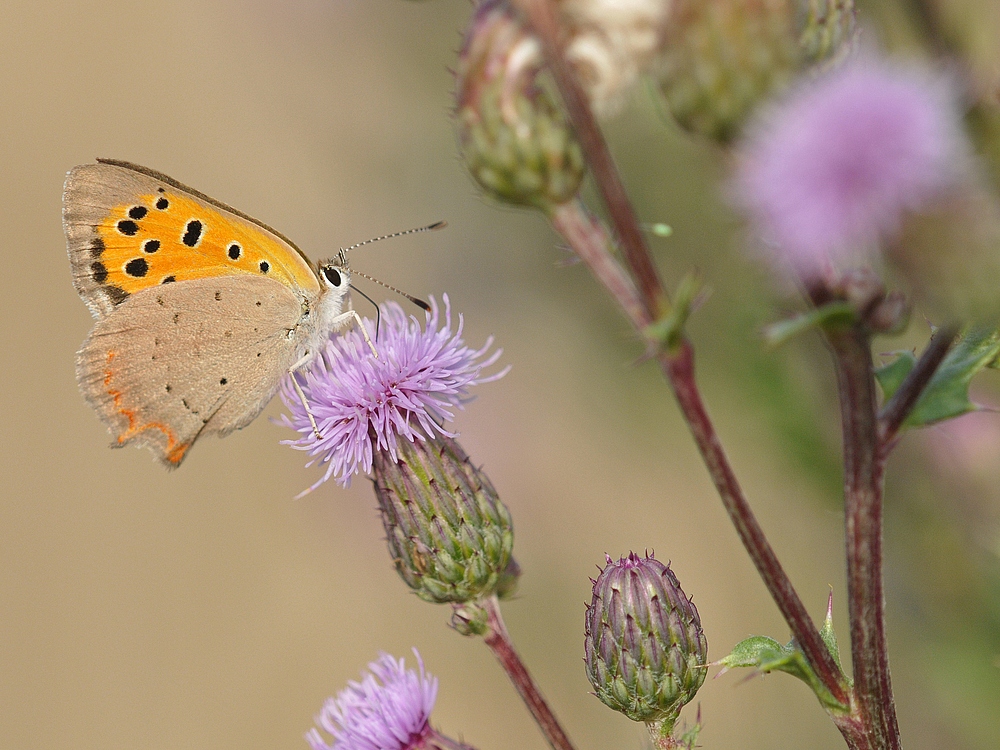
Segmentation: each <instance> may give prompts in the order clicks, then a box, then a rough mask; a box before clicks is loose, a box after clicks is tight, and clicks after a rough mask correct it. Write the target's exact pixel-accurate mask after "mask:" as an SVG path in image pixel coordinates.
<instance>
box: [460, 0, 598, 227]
mask: <svg viewBox="0 0 1000 750" xmlns="http://www.w3.org/2000/svg"><path fill="white" fill-rule="evenodd" d="M541 63H542V58H541V48H540V46H539V43H538V40H537V39H535V37H534V36H532V35H531V34H530V33H529V31H528V30H527V28H526V27H525V26H524V24H523V23H522V22H521V20H520V19H519V18H518V16H517V15H515V14H514V12H513V11H512V10H511V9H510V8H509V7H508V5H507V4H506V2H503V1H502V0H486V2H484V3H482V4H481V5H480V6H479V8H478V9H477V11H476V14H475V17H474V18H473V20H472V23H471V24H470V26H469V28H468V30H467V32H466V36H465V41H464V44H463V45H462V52H461V54H460V56H459V62H458V73H457V92H456V98H457V111H456V126H457V129H458V137H459V142H460V145H461V148H462V155H463V158H464V160H465V164H466V166H467V167H468V169H469V172H470V173H471V174H472V176H473V178H475V180H476V182H478V183H479V184H480V185H481V186H482V188H483V189H484V190H485V191H486V192H487V193H488V194H489V195H492V196H493V197H494V198H497V199H498V200H501V201H504V202H507V203H514V204H517V205H523V206H535V207H537V208H541V209H542V210H548V209H549V208H551V207H553V206H556V205H559V204H561V203H565V202H566V201H568V200H569V199H570V198H572V197H573V196H575V195H576V193H577V191H578V190H579V188H580V182H581V181H582V180H583V173H584V162H583V154H582V152H581V150H580V146H579V144H578V143H577V141H576V137H575V136H574V134H573V132H572V130H571V129H570V126H569V124H568V122H567V121H566V118H565V117H564V115H563V113H562V110H561V109H560V108H559V107H558V106H557V104H556V103H555V102H554V101H553V99H552V97H551V95H550V94H549V92H547V91H546V90H544V89H542V88H541V87H539V86H538V84H537V81H536V79H537V77H538V72H539V69H540V67H541Z"/></svg>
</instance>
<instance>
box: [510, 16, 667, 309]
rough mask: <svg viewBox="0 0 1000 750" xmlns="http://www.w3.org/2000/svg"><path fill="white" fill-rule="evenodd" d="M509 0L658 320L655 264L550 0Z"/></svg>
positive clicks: (660, 295) (645, 299)
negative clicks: (541, 59)
mask: <svg viewBox="0 0 1000 750" xmlns="http://www.w3.org/2000/svg"><path fill="white" fill-rule="evenodd" d="M511 4H512V5H514V6H516V7H517V8H518V9H520V11H521V12H522V13H523V14H524V15H525V17H526V18H527V20H528V22H529V24H530V25H531V26H532V28H533V29H534V31H535V33H536V34H537V36H538V38H539V40H540V41H541V44H542V50H543V52H544V55H545V61H546V63H548V66H549V70H550V71H551V73H552V77H553V78H554V79H555V81H556V86H557V87H558V88H559V93H560V94H561V96H562V100H563V104H564V105H565V107H566V111H567V113H568V114H569V118H570V121H571V122H572V123H573V128H574V130H575V131H576V136H577V138H579V140H580V145H581V146H582V148H583V152H584V154H586V156H587V162H588V165H589V167H590V171H591V172H592V173H593V175H594V181H595V185H596V187H597V189H598V191H600V193H601V198H602V199H603V200H604V205H605V206H607V209H608V215H609V216H610V217H611V224H612V226H613V227H614V229H615V232H616V233H617V234H618V236H619V237H620V238H621V246H622V255H623V257H624V259H625V264H626V265H627V266H628V268H629V271H630V272H631V273H632V276H633V278H634V279H635V281H636V285H637V287H638V288H639V291H640V294H641V296H640V301H641V304H642V305H643V307H644V308H645V311H646V317H648V318H649V319H650V320H656V319H657V318H658V317H659V314H660V307H661V305H662V304H663V303H664V302H665V301H666V294H665V292H664V290H663V284H662V283H661V282H660V277H659V275H658V274H657V272H656V266H654V265H653V260H652V256H651V255H650V252H649V247H648V246H647V245H646V238H645V236H644V235H643V233H642V229H641V228H640V227H639V221H638V219H637V218H636V215H635V211H634V210H633V209H632V202H631V201H630V200H629V197H628V193H627V192H626V191H625V185H624V183H623V182H622V180H621V177H620V176H619V174H618V169H617V168H616V167H615V162H614V159H613V158H612V157H611V151H610V150H609V149H608V144H607V142H606V141H605V140H604V134H603V133H602V132H601V128H600V126H599V125H598V124H597V118H596V117H595V116H594V112H593V110H591V108H590V103H589V102H588V101H587V95H586V94H585V93H584V91H583V89H582V88H581V86H580V83H579V81H577V79H576V74H575V73H574V72H573V69H572V68H571V67H570V66H569V63H567V62H566V56H565V55H564V54H563V45H562V38H561V37H562V34H561V27H560V24H559V19H558V17H557V15H556V7H555V3H554V2H552V0H511Z"/></svg>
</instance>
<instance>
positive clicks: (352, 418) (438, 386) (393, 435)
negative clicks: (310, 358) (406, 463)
mask: <svg viewBox="0 0 1000 750" xmlns="http://www.w3.org/2000/svg"><path fill="white" fill-rule="evenodd" d="M381 311H382V320H381V325H380V330H379V333H378V340H377V341H376V343H375V346H376V348H377V349H378V352H379V356H378V358H376V357H375V356H374V355H373V354H372V351H371V349H369V347H368V344H367V343H365V340H364V338H363V337H362V335H361V333H360V332H359V331H358V330H356V329H348V330H347V331H345V332H343V333H340V334H336V335H334V336H332V337H331V338H330V341H329V342H328V343H327V344H326V348H325V349H324V350H323V352H322V353H321V355H320V356H319V357H317V358H316V361H315V363H314V364H313V365H312V366H311V367H310V368H309V369H308V370H307V371H306V372H305V373H300V374H298V375H297V376H296V377H298V378H299V384H300V385H301V386H302V390H303V392H304V394H305V396H306V400H307V401H308V402H309V409H310V411H311V412H312V414H313V416H314V417H315V419H316V424H317V426H318V427H319V431H320V434H321V437H316V435H315V434H314V433H313V429H312V426H311V425H310V423H309V416H308V414H307V413H306V410H305V408H304V407H303V405H302V402H301V400H300V399H299V396H298V394H297V393H296V392H295V389H294V387H293V385H292V383H291V379H290V377H289V378H285V380H284V382H283V383H282V387H281V399H282V401H284V403H285V407H286V408H287V409H288V411H289V412H290V416H289V415H282V418H281V423H282V424H284V425H285V426H287V427H291V428H292V429H294V430H295V431H296V432H298V433H299V437H298V438H297V439H295V440H286V441H283V442H284V443H285V444H286V445H291V446H292V447H293V448H296V449H298V450H303V451H307V452H308V453H309V455H310V456H312V459H311V460H310V461H309V463H308V464H306V465H307V466H311V465H312V464H313V463H317V462H318V463H321V464H322V463H325V464H327V468H326V473H325V474H324V475H323V477H322V478H320V480H319V481H318V482H316V484H314V485H313V486H312V487H310V488H309V490H306V492H309V491H311V490H313V489H315V488H316V487H318V486H319V485H321V484H322V483H323V482H325V481H326V480H328V479H329V478H330V477H331V476H332V477H334V478H335V479H336V481H337V482H338V483H339V484H341V485H343V486H345V487H346V486H348V485H349V484H350V481H351V477H352V476H353V475H354V474H356V473H357V472H359V471H363V472H365V473H371V470H372V458H373V455H374V451H386V452H388V453H389V455H390V456H391V457H392V460H393V461H395V460H396V445H397V440H399V439H400V438H402V439H405V440H409V441H410V442H413V441H416V440H423V439H425V438H428V437H433V436H435V435H444V436H447V437H455V434H454V433H452V432H449V431H448V430H447V429H445V427H444V423H445V422H446V421H448V420H451V419H453V417H454V409H455V408H462V407H463V405H464V404H465V403H466V402H468V401H469V400H471V399H470V396H469V388H470V387H471V386H473V385H478V384H479V383H488V382H490V381H493V380H496V379H498V378H500V377H503V376H504V375H505V374H506V373H507V369H504V370H502V371H501V372H499V373H497V374H495V375H490V376H487V377H480V373H481V372H482V370H483V368H485V367H489V366H490V365H492V364H495V363H496V361H497V359H498V358H499V357H500V355H501V354H502V350H497V351H494V352H493V353H492V354H489V356H487V353H488V351H489V349H490V347H491V346H492V345H493V339H492V338H490V339H488V340H487V341H486V343H485V344H484V345H483V347H482V348H480V349H478V350H474V349H470V348H469V347H467V346H465V342H464V341H463V340H462V328H463V319H462V316H461V315H460V316H459V317H458V328H457V330H455V331H452V325H451V307H450V304H449V302H448V296H447V295H445V297H444V315H443V316H442V315H441V312H442V311H441V308H440V306H439V305H438V303H437V302H436V301H435V300H434V299H433V298H431V311H430V312H429V313H427V319H426V325H425V326H423V327H421V325H420V323H419V322H418V321H417V319H416V318H415V317H412V316H410V317H407V316H406V314H405V313H404V312H403V309H402V308H401V307H400V306H399V305H397V304H395V303H392V302H390V303H386V304H385V305H383V306H382V308H381ZM364 324H365V327H366V328H367V329H368V331H369V334H370V335H371V337H372V339H373V340H374V339H375V338H376V337H375V333H374V331H375V325H374V323H373V322H372V321H370V320H368V319H365V321H364ZM303 494H305V493H303Z"/></svg>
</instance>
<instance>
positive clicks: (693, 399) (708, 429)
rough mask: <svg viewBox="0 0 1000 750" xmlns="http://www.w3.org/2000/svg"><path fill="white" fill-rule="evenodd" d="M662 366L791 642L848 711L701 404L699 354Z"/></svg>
mask: <svg viewBox="0 0 1000 750" xmlns="http://www.w3.org/2000/svg"><path fill="white" fill-rule="evenodd" d="M659 360H660V367H661V368H662V369H663V371H664V374H665V375H666V376H667V380H668V381H669V382H670V386H671V388H673V391H674V396H675V397H676V399H677V403H678V405H679V406H680V409H681V412H682V414H683V415H684V419H685V420H686V421H687V423H688V427H689V428H690V429H691V434H692V435H693V437H694V441H695V444H696V445H697V446H698V450H699V451H700V453H701V456H702V460H703V461H704V462H705V466H706V467H707V468H708V473H709V475H710V476H711V478H712V482H713V483H714V484H715V489H716V491H717V492H718V493H719V497H720V498H721V499H722V504H723V506H724V507H725V509H726V513H728V514H729V520H730V521H732V523H733V526H734V527H735V528H736V533H737V535H738V536H739V538H740V541H741V542H743V546H744V547H745V548H746V551H747V553H748V554H749V555H750V559H751V560H752V561H753V564H754V565H755V566H756V568H757V572H758V573H760V577H761V578H762V579H763V581H764V585H765V586H767V590H768V591H769V592H770V594H771V597H772V598H773V599H774V601H775V603H776V604H777V605H778V609H779V610H781V614H782V615H783V616H784V618H785V622H787V623H788V627H789V629H790V630H791V631H792V636H793V637H794V638H795V640H796V642H797V643H798V645H799V647H800V648H801V649H802V652H803V653H804V654H805V657H806V660H807V661H808V662H809V665H810V666H811V667H812V668H813V670H814V671H815V672H816V674H817V675H818V676H819V678H820V680H821V681H822V683H823V685H824V687H826V689H827V690H829V691H830V693H831V694H832V695H833V696H834V698H836V700H837V701H839V702H840V703H843V704H844V705H849V704H850V695H849V693H848V690H847V686H846V680H845V678H844V675H843V673H842V672H841V670H840V668H839V667H838V666H837V663H836V662H835V661H834V660H833V656H832V655H831V654H830V651H829V649H827V648H826V645H825V644H824V643H823V640H822V638H820V635H819V631H818V630H817V629H816V626H815V624H814V623H813V621H812V619H811V618H810V617H809V613H808V612H807V611H806V608H805V605H804V604H803V603H802V600H801V599H800V598H799V595H798V593H796V591H795V587H794V586H792V582H791V580H790V579H789V578H788V574H787V573H785V570H784V568H782V567H781V563H780V562H779V561H778V557H777V555H776V554H775V553H774V549H773V548H772V547H771V545H770V543H769V542H768V541H767V537H766V536H765V534H764V530H763V529H762V528H761V526H760V524H759V523H758V522H757V518H756V516H755V515H754V513H753V510H752V509H751V508H750V503H749V502H748V501H747V499H746V496H745V495H744V494H743V490H742V488H741V487H740V484H739V481H738V480H737V479H736V474H735V472H734V471H733V468H732V466H731V465H730V463H729V459H728V458H727V456H726V452H725V450H723V448H722V443H721V442H720V440H719V436H718V435H717V434H716V432H715V427H714V426H713V424H712V420H711V418H710V417H709V416H708V412H707V410H706V409H705V405H704V403H703V402H702V400H701V393H700V392H699V390H698V384H697V382H696V381H695V377H694V349H693V348H692V346H691V344H690V342H689V341H687V340H686V339H684V340H682V341H681V343H680V344H679V345H678V346H677V348H676V349H675V350H673V351H669V352H662V353H661V354H660V356H659Z"/></svg>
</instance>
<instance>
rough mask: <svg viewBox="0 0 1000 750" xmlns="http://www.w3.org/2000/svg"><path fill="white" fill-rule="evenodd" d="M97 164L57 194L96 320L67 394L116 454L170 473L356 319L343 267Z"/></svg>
mask: <svg viewBox="0 0 1000 750" xmlns="http://www.w3.org/2000/svg"><path fill="white" fill-rule="evenodd" d="M98 162H99V163H97V164H85V165H83V166H79V167H75V168H74V169H72V170H71V171H70V172H69V174H68V176H67V178H66V186H65V190H64V192H63V227H64V229H65V231H66V239H67V243H68V248H69V260H70V265H71V267H72V271H73V283H74V285H75V286H76V290H77V292H79V294H80V297H82V298H83V301H84V302H86V303H87V306H88V307H89V308H90V311H91V313H92V314H93V316H94V317H95V318H96V319H97V322H96V323H95V324H94V327H93V329H92V330H91V332H90V335H89V336H87V338H86V340H85V341H84V342H83V347H82V348H81V349H80V352H79V353H78V355H77V360H76V375H77V382H78V383H79V385H80V390H81V391H82V392H83V395H84V396H85V397H86V399H87V401H88V402H89V403H90V405H91V406H93V407H94V409H95V410H96V411H97V414H98V416H100V418H101V419H102V420H103V421H104V423H105V424H106V425H107V426H108V428H109V430H110V431H111V433H112V435H113V436H114V443H113V445H114V446H121V445H126V444H128V443H134V444H137V445H140V446H145V447H147V448H149V449H150V450H152V452H153V453H154V454H155V455H156V457H157V458H159V459H160V460H161V461H162V462H163V463H164V464H165V465H166V466H168V467H175V466H179V465H180V463H181V461H183V460H184V457H185V456H186V455H187V451H188V449H189V448H190V447H191V445H192V444H193V443H194V442H195V440H197V439H198V438H199V437H201V436H202V435H206V434H215V435H219V436H220V437H223V436H225V435H228V434H229V433H230V432H232V431H233V430H238V429H240V428H241V427H245V426H246V425H247V424H249V423H250V422H251V421H253V419H254V418H255V417H256V416H257V415H258V414H260V412H261V410H263V408H264V407H265V406H266V405H267V403H268V402H269V401H270V400H271V398H272V397H273V396H274V394H275V392H276V391H277V389H278V385H279V383H280V381H281V378H282V377H283V376H284V375H285V374H286V373H288V372H291V371H294V370H295V369H297V368H299V367H302V366H305V365H307V364H308V363H309V362H311V361H312V359H313V358H315V356H316V355H317V353H318V352H319V350H320V348H321V346H322V344H323V342H324V341H325V340H326V338H327V337H328V336H329V335H330V333H331V332H332V331H334V330H336V329H337V328H339V327H341V326H343V325H344V324H345V323H347V321H348V320H350V319H351V318H355V319H356V318H357V313H355V312H354V311H353V310H350V309H348V310H345V305H346V304H347V302H348V298H347V293H348V288H349V286H350V282H351V276H350V273H349V271H348V270H347V268H346V260H345V257H346V256H345V254H344V253H343V252H341V253H340V254H338V256H336V257H335V258H333V259H332V260H328V261H322V262H320V263H318V264H316V265H314V264H312V263H310V262H309V260H308V259H307V258H306V256H305V255H304V254H303V253H302V251H301V250H299V249H298V248H297V247H296V246H295V245H294V244H292V242H291V241H289V240H288V239H286V238H285V237H284V236H282V235H281V234H279V233H278V232H276V231H275V230H273V229H271V228H270V227H269V226H267V225H266V224H263V223H261V222H259V221H257V220H256V219H252V218H251V217H249V216H247V215H246V214H244V213H241V212H239V211H237V210H235V209H233V208H230V207H229V206H227V205H225V204H223V203H220V202H219V201H216V200H213V199H211V198H209V197H208V196H206V195H204V194H202V193H199V192H198V191H196V190H192V189H191V188H189V187H185V186H184V185H182V184H180V183H179V182H177V181H176V180H172V179H170V178H169V177H167V176H166V175H163V174H160V173H158V172H154V171H153V170H151V169H146V168H144V167H140V166H136V165H135V164H129V163H127V162H122V161H112V160H110V159H99V160H98ZM359 322H360V321H359ZM362 331H364V328H363V327H362Z"/></svg>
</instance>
